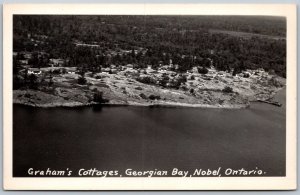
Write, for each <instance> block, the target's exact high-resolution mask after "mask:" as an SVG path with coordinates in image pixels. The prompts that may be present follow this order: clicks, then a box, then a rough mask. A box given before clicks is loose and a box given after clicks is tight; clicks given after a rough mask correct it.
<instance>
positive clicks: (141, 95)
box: [140, 93, 148, 99]
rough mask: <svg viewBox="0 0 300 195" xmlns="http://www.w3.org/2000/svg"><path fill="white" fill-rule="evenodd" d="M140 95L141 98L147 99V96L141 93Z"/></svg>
mask: <svg viewBox="0 0 300 195" xmlns="http://www.w3.org/2000/svg"><path fill="white" fill-rule="evenodd" d="M140 97H141V98H143V99H148V98H147V96H146V95H145V94H143V93H141V94H140Z"/></svg>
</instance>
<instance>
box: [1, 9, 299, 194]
mask: <svg viewBox="0 0 300 195" xmlns="http://www.w3.org/2000/svg"><path fill="white" fill-rule="evenodd" d="M13 14H64V15H70V14H74V15H83V14H85V15H99V14H115V15H125V14H127V15H272V16H275V15H276V16H285V17H286V18H287V115H286V118H287V123H286V125H287V126H286V130H287V132H286V144H287V145H286V148H287V152H286V177H257V178H253V177H229V178H224V177H221V178H211V177H210V178H204V177H197V178H13V177H12V66H11V65H12V15H13ZM296 40H297V33H296V5H292V4H6V5H4V6H3V58H4V62H3V125H4V128H3V131H4V132H3V134H4V135H3V139H4V140H3V144H4V145H3V157H4V163H3V166H4V167H3V170H4V175H3V181H4V183H3V186H4V189H6V190H33V189H35V190H250V189H251V190H271V189H272V190H276V189H278V190H288V189H295V188H296V141H297V140H296V139H297V136H296V114H297V113H296V109H297V104H296V103H297V100H296V94H297V92H296V74H297V73H296V72H297V71H296V53H297V52H296V49H297V47H296Z"/></svg>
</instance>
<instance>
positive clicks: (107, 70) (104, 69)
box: [102, 68, 111, 72]
mask: <svg viewBox="0 0 300 195" xmlns="http://www.w3.org/2000/svg"><path fill="white" fill-rule="evenodd" d="M110 70H111V69H110V68H102V72H109V71H110Z"/></svg>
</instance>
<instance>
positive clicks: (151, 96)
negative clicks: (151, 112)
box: [149, 95, 160, 100]
mask: <svg viewBox="0 0 300 195" xmlns="http://www.w3.org/2000/svg"><path fill="white" fill-rule="evenodd" d="M149 99H150V100H160V96H159V95H149Z"/></svg>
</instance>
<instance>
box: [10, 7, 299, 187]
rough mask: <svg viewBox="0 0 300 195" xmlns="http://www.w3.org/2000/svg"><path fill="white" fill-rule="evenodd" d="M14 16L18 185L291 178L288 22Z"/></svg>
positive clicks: (192, 17) (261, 17) (141, 16)
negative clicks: (21, 181)
mask: <svg viewBox="0 0 300 195" xmlns="http://www.w3.org/2000/svg"><path fill="white" fill-rule="evenodd" d="M11 17H12V24H11V25H12V35H11V38H12V40H11V42H12V52H11V53H10V54H11V56H9V57H10V58H11V64H5V66H7V67H8V68H10V69H11V72H12V76H11V80H10V82H12V83H11V86H12V91H11V113H12V119H11V122H12V124H11V128H12V132H11V136H12V137H11V142H12V144H11V157H12V158H11V168H12V169H11V173H10V174H11V176H12V178H13V179H30V178H37V179H39V180H41V181H42V180H43V179H45V178H52V179H55V178H64V179H78V178H81V179H93V178H102V179H111V180H120V179H121V180H122V179H124V180H126V179H130V178H136V179H147V178H148V179H152V178H154V179H155V178H156V179H157V178H169V179H170V180H171V179H179V178H181V179H185V178H186V179H187V180H188V179H203V178H207V179H210V178H223V179H226V178H236V179H237V180H238V179H243V178H250V179H251V178H265V179H267V178H286V177H287V167H288V164H287V163H288V162H287V142H288V139H287V138H288V136H287V105H288V102H287V101H288V100H289V99H288V98H287V87H288V82H287V80H288V79H289V76H290V75H289V74H288V72H287V67H288V66H292V65H293V64H292V63H290V64H288V59H287V51H288V50H287V47H288V45H287V39H288V37H287V32H288V31H287V26H288V24H287V23H288V20H287V17H286V16H280V15H279V16H278V15H259V14H258V15H253V14H252V15H228V14H226V15H222V14H221V15H220V14H218V15H216V14H209V15H207V14H206V15H199V14H198V15H195V14H193V15H189V14H168V15H165V14H117V15H116V14H75V13H74V14H63V13H62V14H47V13H46V14H43V13H42V14H35V13H34V14H28V13H26V14H22V13H21V14H18V13H17V14H13V15H12V16H11ZM294 68H295V67H294ZM294 106H296V105H294ZM290 131H294V129H290ZM292 167H293V166H292ZM294 171H295V170H294ZM98 181H101V180H98ZM146 181H147V180H146Z"/></svg>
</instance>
